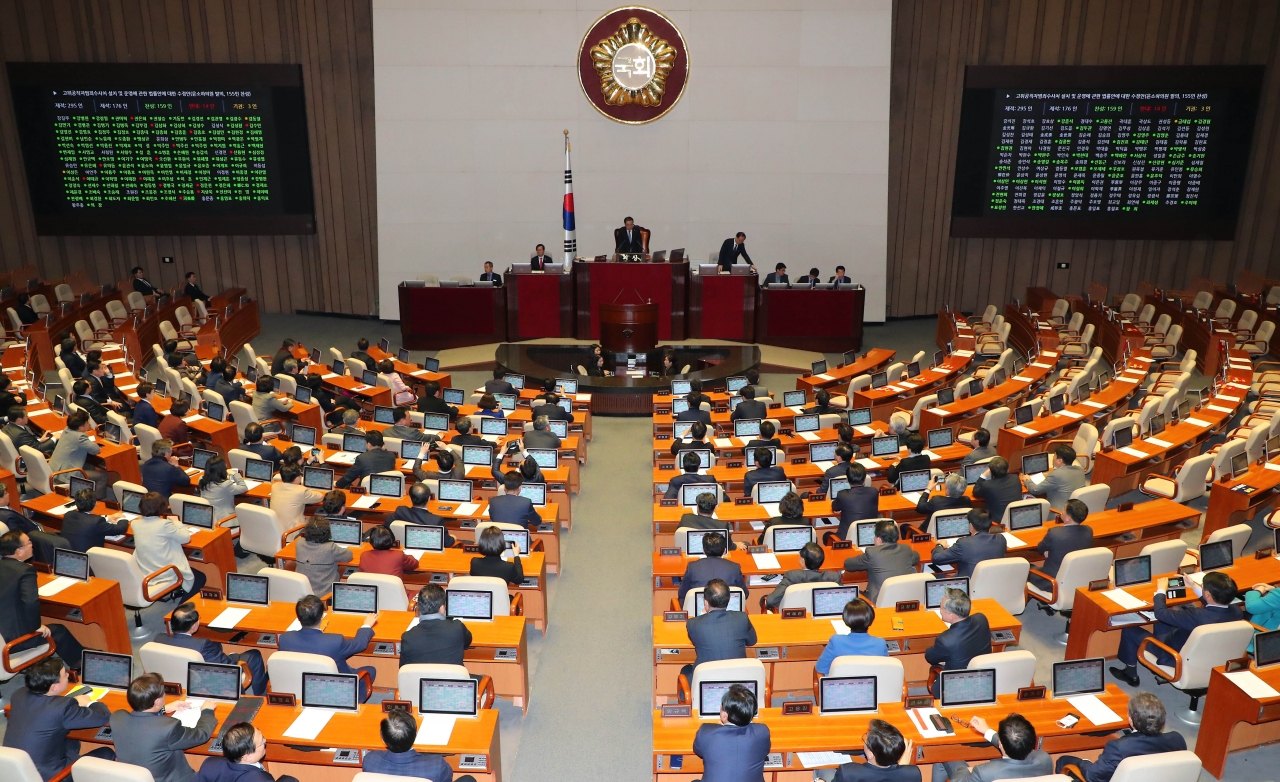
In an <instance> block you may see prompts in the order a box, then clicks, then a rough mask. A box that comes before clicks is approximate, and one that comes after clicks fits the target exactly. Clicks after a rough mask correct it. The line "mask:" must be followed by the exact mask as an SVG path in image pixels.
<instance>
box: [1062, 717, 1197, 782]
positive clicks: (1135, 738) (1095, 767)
mask: <svg viewBox="0 0 1280 782" xmlns="http://www.w3.org/2000/svg"><path fill="white" fill-rule="evenodd" d="M1186 748H1187V740H1186V739H1185V738H1183V737H1182V734H1181V733H1179V732H1177V731H1175V730H1171V731H1169V732H1167V733H1161V734H1160V735H1159V736H1144V735H1142V734H1141V733H1130V734H1129V735H1128V736H1121V737H1120V738H1118V739H1112V740H1111V741H1108V742H1107V745H1106V746H1105V747H1103V748H1102V754H1101V755H1099V756H1098V759H1097V760H1095V761H1094V762H1092V763H1089V762H1088V761H1085V762H1082V763H1080V764H1079V768H1080V770H1081V771H1082V772H1084V778H1085V782H1110V780H1111V775H1112V774H1114V773H1116V766H1118V765H1120V761H1122V760H1124V759H1125V758H1131V757H1133V756H1135V755H1155V754H1157V753H1160V752H1178V751H1180V750H1184V749H1186Z"/></svg>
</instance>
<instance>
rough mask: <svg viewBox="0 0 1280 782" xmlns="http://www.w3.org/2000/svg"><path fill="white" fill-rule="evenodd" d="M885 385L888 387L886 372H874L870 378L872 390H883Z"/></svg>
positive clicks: (887, 374)
mask: <svg viewBox="0 0 1280 782" xmlns="http://www.w3.org/2000/svg"><path fill="white" fill-rule="evenodd" d="M887 385H889V373H888V372H876V373H875V374H874V375H872V376H871V387H872V388H884V387H885V386H887Z"/></svg>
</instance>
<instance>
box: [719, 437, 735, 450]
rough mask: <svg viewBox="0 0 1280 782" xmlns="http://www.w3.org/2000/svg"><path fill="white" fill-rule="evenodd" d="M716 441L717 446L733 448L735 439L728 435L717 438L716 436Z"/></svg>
mask: <svg viewBox="0 0 1280 782" xmlns="http://www.w3.org/2000/svg"><path fill="white" fill-rule="evenodd" d="M715 443H716V447H717V448H732V447H733V440H730V439H729V438H728V437H717V438H715Z"/></svg>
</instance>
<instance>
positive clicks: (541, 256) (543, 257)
mask: <svg viewBox="0 0 1280 782" xmlns="http://www.w3.org/2000/svg"><path fill="white" fill-rule="evenodd" d="M549 263H555V261H554V260H553V259H552V258H551V256H549V255H547V248H546V246H545V245H541V244H540V245H538V246H537V247H535V248H533V257H532V258H530V259H529V268H530V269H532V270H533V271H535V272H540V271H546V268H547V264H549Z"/></svg>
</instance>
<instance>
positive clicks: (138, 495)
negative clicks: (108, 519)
mask: <svg viewBox="0 0 1280 782" xmlns="http://www.w3.org/2000/svg"><path fill="white" fill-rule="evenodd" d="M141 502H142V492H140V491H129V490H128V489H125V490H124V493H123V494H122V495H121V497H120V510H122V511H124V512H125V513H136V514H138V515H141V514H142V509H141V508H140V507H138V506H139V503H141Z"/></svg>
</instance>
